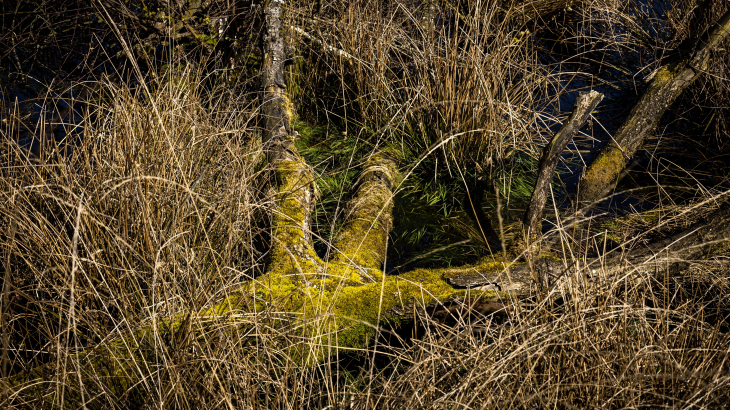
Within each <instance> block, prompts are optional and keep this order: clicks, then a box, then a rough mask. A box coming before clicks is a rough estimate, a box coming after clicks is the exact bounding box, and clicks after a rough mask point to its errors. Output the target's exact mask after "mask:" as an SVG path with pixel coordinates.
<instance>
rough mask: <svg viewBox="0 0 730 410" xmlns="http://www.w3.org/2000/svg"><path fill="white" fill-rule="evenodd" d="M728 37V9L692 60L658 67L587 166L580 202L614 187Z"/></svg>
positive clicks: (729, 27) (591, 200)
mask: <svg viewBox="0 0 730 410" xmlns="http://www.w3.org/2000/svg"><path fill="white" fill-rule="evenodd" d="M728 34H730V10H728V11H727V12H726V13H725V14H724V15H723V16H722V17H721V18H720V20H719V21H718V22H717V24H716V26H715V28H714V29H713V30H712V31H711V32H710V34H709V35H708V36H707V37H706V38H705V39H703V41H700V46H699V49H698V50H697V51H696V52H695V53H694V55H693V56H692V57H691V58H687V59H682V60H678V61H671V62H669V63H668V64H665V65H663V66H662V67H660V68H659V69H658V70H657V71H656V73H655V74H654V76H653V78H652V79H651V83H650V84H649V88H647V90H646V91H645V92H644V94H643V95H642V96H641V98H640V99H639V102H638V103H637V104H636V106H634V108H633V109H632V110H631V112H630V113H629V117H628V118H627V119H626V121H625V122H624V123H623V125H622V126H621V128H619V130H618V131H617V132H616V134H615V135H614V136H613V138H612V139H611V140H610V141H609V142H608V144H606V146H605V147H604V148H603V149H602V150H601V152H600V153H599V154H598V157H597V158H596V159H595V160H594V161H593V162H592V163H591V164H590V165H589V166H588V168H587V169H586V171H585V174H584V175H583V177H582V179H581V181H580V191H579V199H580V201H581V202H584V203H591V202H595V201H597V200H599V199H600V198H602V197H603V196H605V195H606V193H608V192H609V191H610V190H611V189H613V186H614V185H615V184H616V182H617V179H618V177H619V175H620V174H621V172H622V171H623V169H624V168H625V167H626V165H627V163H628V161H629V160H631V158H632V157H633V156H634V154H636V151H638V149H639V148H640V147H641V145H642V144H643V143H644V139H645V138H646V137H647V136H649V134H650V133H651V132H652V131H653V130H654V129H655V128H656V125H657V123H658V122H659V120H660V119H661V117H662V114H664V111H666V109H667V108H668V107H669V106H670V105H671V104H672V102H673V101H674V100H675V99H676V98H677V97H678V96H679V94H681V93H682V91H683V90H684V89H685V88H687V86H689V85H690V84H691V83H692V81H694V80H695V79H697V77H699V76H700V75H701V74H702V72H704V71H706V70H707V65H708V64H709V60H710V53H712V52H713V51H715V50H717V49H718V47H719V46H720V44H721V43H722V41H723V40H724V39H725V38H726V37H727V35H728Z"/></svg>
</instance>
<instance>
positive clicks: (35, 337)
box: [0, 2, 730, 409]
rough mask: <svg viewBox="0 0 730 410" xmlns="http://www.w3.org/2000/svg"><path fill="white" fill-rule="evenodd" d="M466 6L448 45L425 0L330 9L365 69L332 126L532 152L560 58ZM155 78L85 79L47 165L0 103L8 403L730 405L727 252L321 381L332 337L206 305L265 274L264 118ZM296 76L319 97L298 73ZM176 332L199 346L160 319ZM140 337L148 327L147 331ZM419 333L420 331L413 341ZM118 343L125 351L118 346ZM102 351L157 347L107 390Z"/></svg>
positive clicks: (468, 156) (413, 327) (370, 352)
mask: <svg viewBox="0 0 730 410" xmlns="http://www.w3.org/2000/svg"><path fill="white" fill-rule="evenodd" d="M463 3H464V4H466V5H467V7H466V8H467V10H469V13H466V14H464V15H462V16H461V17H459V18H457V19H455V20H454V23H453V26H450V27H446V26H443V27H439V28H438V29H435V30H434V32H432V33H427V32H425V31H424V30H423V24H426V23H424V22H423V18H422V17H421V16H422V14H423V10H420V9H419V8H418V7H416V8H415V9H413V8H408V7H406V5H405V4H402V3H398V2H389V3H384V2H370V3H368V2H351V3H349V4H348V7H344V6H336V7H335V6H331V7H334V9H331V10H330V9H327V7H330V6H324V7H323V9H324V10H320V12H321V13H322V14H321V15H322V16H324V17H327V16H330V17H333V16H334V17H337V18H334V17H333V21H337V22H338V23H337V24H331V25H328V26H327V27H328V29H327V30H331V31H327V30H324V31H323V36H322V37H321V40H322V41H326V42H331V43H332V45H333V46H336V47H338V48H340V49H342V50H344V51H346V52H347V53H348V54H350V55H352V56H354V58H355V59H354V61H351V62H350V61H345V60H337V61H334V60H331V57H322V58H323V61H326V62H328V64H331V66H330V67H331V71H332V72H336V71H339V72H341V73H343V76H342V77H340V84H341V85H342V89H341V90H340V91H342V93H341V94H342V95H348V94H347V93H350V92H351V93H353V94H354V95H357V96H359V98H358V99H357V100H356V101H351V102H348V104H352V105H347V106H345V109H342V107H334V108H333V107H332V106H330V107H329V109H330V110H329V111H330V112H331V113H337V114H338V115H340V114H341V113H344V114H342V115H343V118H344V119H345V120H346V121H345V124H350V122H349V121H352V123H354V124H356V125H357V126H358V127H361V128H368V129H370V130H371V131H373V134H372V135H373V137H372V139H371V140H370V141H369V142H370V143H372V144H373V145H378V144H381V145H382V144H386V143H390V144H393V143H394V142H395V143H399V144H397V145H400V146H401V147H403V148H402V149H403V150H410V151H413V155H415V156H419V155H422V154H423V153H424V152H426V151H427V149H428V148H429V147H431V146H433V144H436V143H439V142H440V141H443V138H450V137H451V136H454V135H457V137H454V138H452V140H451V141H452V142H453V143H452V144H451V145H449V147H448V150H450V151H447V150H445V151H444V152H446V153H447V155H446V156H444V158H446V159H449V160H451V158H452V155H453V158H456V159H457V161H456V162H457V163H459V164H460V166H463V165H464V164H465V163H467V162H469V161H471V162H472V163H473V164H481V166H484V165H485V161H486V160H485V158H496V159H498V160H499V159H501V158H504V157H506V156H508V155H509V154H510V152H513V151H517V150H520V149H524V150H527V151H528V152H534V153H537V152H539V147H538V146H537V145H535V144H534V142H535V141H537V140H540V139H542V138H543V137H544V134H545V133H546V132H547V131H548V130H549V129H550V127H551V124H550V121H553V120H554V118H555V115H557V114H555V113H557V108H556V107H555V106H556V104H558V101H559V98H560V92H561V91H560V90H561V84H562V83H561V79H560V76H559V75H557V74H556V73H555V71H554V70H555V69H556V67H555V66H550V65H546V64H545V63H544V61H543V60H539V59H538V53H537V51H536V49H535V48H534V47H533V46H534V43H532V42H531V40H530V34H529V33H523V34H520V33H519V31H517V32H515V31H514V30H513V26H511V25H510V24H512V23H510V21H511V20H509V19H508V18H506V17H505V16H509V15H510V13H514V14H515V16H517V17H519V13H520V9H518V8H509V7H502V6H503V5H504V2H502V3H497V2H485V3H480V2H463ZM544 3H546V4H549V5H551V6H550V7H553V6H554V5H555V4H557V5H558V6H556V7H558V9H559V8H560V7H561V6H562V7H565V4H563V3H560V2H544ZM459 4H461V3H459ZM500 5H501V6H500ZM497 6H500V7H497ZM337 7H341V8H337ZM414 10H415V11H414ZM546 10H547V9H546ZM550 10H553V9H550ZM338 13H339V14H338ZM419 13H420V14H419ZM545 13H547V12H545ZM301 14H302V15H305V13H304V12H302V13H301ZM546 15H549V13H547V14H546ZM339 17H342V18H339ZM517 17H515V18H517ZM301 18H303V17H302V16H299V17H297V18H295V19H294V22H295V24H302V23H301V21H300V20H298V19H301ZM307 24H309V23H307ZM312 24H314V23H312ZM319 24H322V22H319ZM305 27H312V26H305ZM338 30H339V31H338ZM523 31H524V30H523ZM333 39H338V41H339V42H337V43H336V42H334V41H333ZM387 56H389V57H387ZM399 59H400V60H399ZM393 61H396V62H397V64H390V65H389V64H386V62H393ZM335 62H337V64H340V65H335V64H334V63H335ZM310 73H311V72H310ZM319 73H320V74H322V73H321V71H319ZM158 74H159V78H160V80H159V81H152V80H149V82H148V83H146V86H141V85H140V84H136V85H134V86H132V85H131V82H130V83H129V84H124V83H115V82H112V81H110V80H106V79H101V80H99V81H97V82H93V83H87V84H81V85H79V86H83V87H86V88H87V89H88V91H87V92H86V93H85V97H84V98H83V100H82V101H76V102H74V103H73V108H74V110H76V112H77V117H78V118H80V119H79V120H78V121H75V123H74V124H69V123H68V122H67V123H66V124H65V125H62V126H61V127H66V129H65V130H62V133H61V134H59V135H63V136H65V139H64V140H63V141H59V142H48V143H46V144H43V145H42V147H41V149H39V150H38V151H36V152H34V153H29V152H28V150H27V149H25V148H24V147H21V146H20V145H19V144H18V143H17V141H18V138H19V135H20V134H21V132H25V131H23V127H30V128H33V127H32V125H31V123H32V119H29V118H25V117H23V116H21V114H20V111H19V110H18V109H17V107H15V106H13V105H10V106H4V107H2V108H3V111H2V123H1V124H0V138H1V139H2V145H1V146H2V151H1V152H0V155H1V157H2V160H1V161H2V171H0V172H1V174H0V175H1V177H0V184H1V185H2V189H0V217H1V218H2V227H3V229H2V231H0V245H1V246H0V249H1V251H2V266H3V269H2V277H3V281H2V305H1V306H2V307H1V310H2V312H1V313H2V325H3V326H2V336H3V340H2V343H3V345H2V347H3V349H2V372H3V374H2V377H3V385H2V397H1V398H0V406H3V407H9V408H52V407H59V408H83V407H87V408H160V409H163V408H164V409H167V408H228V409H231V408H282V409H299V408H312V409H325V408H329V409H350V408H351V409H366V408H407V409H410V408H414V409H418V408H423V409H426V408H454V409H455V408H505V407H511V408H597V407H600V408H604V407H605V408H640V407H644V408H721V407H723V406H724V405H726V401H727V399H728V397H730V389H729V388H728V387H729V386H730V383H729V382H730V380H729V376H728V375H729V374H730V373H728V353H729V351H730V343H729V342H730V340H728V330H729V327H728V323H727V314H728V312H730V310H728V307H729V306H728V303H727V300H728V296H729V295H728V280H727V278H728V267H727V261H726V258H725V257H724V256H719V257H716V258H712V259H708V260H706V261H695V262H692V263H687V264H686V266H683V273H682V275H680V276H677V275H675V274H673V275H674V276H670V274H669V273H670V272H669V271H667V272H663V271H661V272H656V274H655V275H654V276H652V277H644V278H641V280H640V281H639V280H636V278H635V277H630V276H627V277H625V278H622V279H619V280H616V281H615V282H613V283H608V284H596V285H593V286H592V287H589V288H586V287H584V286H580V280H579V279H580V278H576V281H575V286H573V287H572V288H570V289H569V290H568V291H567V293H566V294H565V295H563V296H562V297H561V298H560V300H559V301H558V303H551V304H548V303H547V302H541V301H528V302H518V301H508V302H506V303H507V312H506V313H503V314H500V315H492V316H480V315H477V314H474V313H473V312H472V313H467V312H465V311H462V312H461V313H457V314H456V315H455V316H453V317H450V318H448V319H447V320H446V321H442V322H438V321H436V320H435V319H433V318H432V317H431V316H430V315H429V314H427V309H426V308H425V307H422V306H420V307H418V306H417V309H416V313H417V316H418V320H417V321H416V322H415V324H408V325H405V326H404V327H403V328H401V329H399V330H398V332H400V333H397V335H393V334H390V333H386V335H387V336H388V337H389V338H390V339H391V340H395V339H397V337H396V336H399V337H402V338H404V340H402V341H401V342H399V343H396V342H393V343H392V345H391V346H383V343H384V342H385V340H380V341H379V342H378V343H377V344H373V345H371V346H370V347H368V348H366V349H363V350H356V351H353V350H345V349H343V350H341V351H339V352H338V351H334V350H333V351H332V353H333V354H332V355H331V356H330V357H328V358H327V359H326V360H325V361H324V362H323V363H320V364H318V365H315V366H312V365H303V364H302V363H301V361H300V360H298V359H297V357H296V356H295V355H294V354H292V353H291V352H292V351H294V350H293V349H289V348H290V347H292V346H295V345H297V346H301V345H306V344H308V343H309V344H317V343H322V338H320V337H316V336H317V335H315V337H312V338H311V339H308V338H306V337H301V334H300V333H297V332H292V331H291V329H292V327H293V326H297V325H298V323H297V322H296V318H292V317H291V315H289V314H288V312H284V311H281V310H280V309H279V308H278V307H277V306H276V305H270V306H267V308H266V309H264V310H257V309H256V307H257V304H255V303H248V302H253V295H244V298H243V299H242V302H241V304H240V306H238V308H237V310H235V311H234V312H232V313H231V314H230V315H228V316H225V317H218V316H210V315H201V314H199V312H201V311H202V310H203V309H204V308H205V307H210V306H212V305H214V304H215V303H216V302H219V301H221V300H222V299H223V298H225V297H226V296H228V295H230V294H232V293H233V292H236V291H239V290H240V289H241V288H242V286H243V285H244V284H245V283H248V282H249V281H250V280H252V279H254V278H255V277H256V275H258V274H260V273H261V272H263V271H264V269H265V250H266V235H265V228H266V223H267V217H268V213H269V212H270V209H271V205H272V197H271V193H270V192H269V191H268V190H267V182H268V181H267V174H266V172H264V170H265V165H266V164H265V163H264V162H263V161H264V158H265V155H263V153H262V152H261V150H260V146H259V141H258V139H257V138H258V137H257V130H256V128H255V117H256V114H257V106H256V104H254V103H247V102H246V101H251V100H246V98H240V99H237V98H233V97H231V98H229V97H230V96H229V95H228V94H225V93H224V90H223V89H217V90H213V91H212V92H211V91H210V90H203V89H202V86H201V84H203V83H204V82H203V81H201V78H200V77H199V76H198V75H197V74H196V73H195V72H193V71H185V70H182V71H178V72H170V71H164V70H163V71H161V72H160V73H158ZM324 74H326V73H324ZM345 74H346V75H345ZM467 74H468V75H467ZM305 80H307V81H308V80H309V79H308V78H305ZM344 80H352V82H347V83H346V82H345V81H344ZM297 84H299V86H300V87H302V89H301V94H300V95H307V94H306V93H307V92H309V91H307V89H306V87H305V86H303V85H302V84H304V82H303V81H298V82H297ZM329 86H331V84H329ZM348 87H351V88H348ZM551 87H552V88H551ZM313 89H315V88H313ZM556 89H557V91H556ZM211 94H212V95H217V96H221V95H222V96H223V97H224V98H215V99H211V98H209V96H210V95H211ZM234 97H235V96H234ZM335 100H336V99H335ZM341 102H342V101H341ZM348 107H349V108H348ZM335 108H336V109H335ZM350 108H352V111H349V110H350ZM351 112H352V113H353V114H352V115H353V117H352V118H351V117H348V115H350V114H349V113H351ZM50 140H51V139H50V138H49V141H50ZM400 142H402V144H400ZM562 234H563V235H568V234H571V235H573V238H576V239H567V238H568V237H567V236H564V237H565V238H566V239H565V240H564V242H563V244H562V245H564V246H563V248H564V249H566V250H568V251H570V250H573V249H582V250H583V251H582V252H583V253H581V254H574V255H572V256H571V258H574V259H579V258H580V257H583V256H585V254H586V253H587V252H588V250H589V249H594V248H597V247H598V248H600V246H599V245H597V238H596V237H593V236H589V235H588V233H587V232H584V233H580V232H578V233H576V232H574V231H563V232H562ZM600 251H601V249H598V250H597V252H598V253H600ZM457 312H458V311H457ZM181 317H183V318H185V322H184V323H185V326H187V327H186V328H185V327H183V331H179V330H178V331H177V332H170V331H169V329H168V328H166V327H164V326H161V325H160V324H161V323H163V322H165V320H166V319H169V318H181ZM321 320H323V321H324V320H328V318H327V317H323V318H321ZM312 327H316V326H312ZM143 329H152V331H151V333H150V335H149V336H145V337H144V338H142V337H140V338H136V336H135V335H139V334H140V330H143ZM186 330H187V331H188V332H186ZM411 334H417V335H418V337H417V338H413V339H410V340H409V339H408V336H409V335H411ZM119 340H123V341H125V346H126V349H127V350H126V352H127V353H129V354H128V355H127V354H125V350H124V349H122V350H119V349H115V350H112V349H108V345H109V343H110V342H113V341H119ZM315 347H321V346H315ZM324 347H325V348H326V347H327V346H324ZM91 350H94V351H101V352H108V354H109V355H115V356H114V357H109V359H110V360H120V361H122V360H124V359H125V358H126V357H129V356H133V352H137V351H140V350H144V351H145V354H144V355H142V356H136V357H143V358H144V361H141V362H136V363H134V366H130V367H129V368H127V372H126V373H124V374H117V375H115V376H116V377H113V378H110V377H106V376H104V375H101V374H97V375H95V374H93V373H90V372H89V369H90V368H91V366H90V363H89V362H88V361H86V359H85V357H84V354H83V352H86V351H91ZM33 368H36V369H37V368H43V369H45V370H46V372H45V375H46V379H45V380H44V381H43V382H41V386H42V387H41V388H42V392H43V394H42V397H43V398H42V401H39V399H40V397H39V396H36V395H30V394H28V393H29V392H31V391H34V392H37V391H38V390H37V385H36V383H37V382H33V383H30V382H28V383H17V380H18V379H17V377H18V375H22V374H24V372H27V371H29V370H31V369H33ZM33 400H35V401H33Z"/></svg>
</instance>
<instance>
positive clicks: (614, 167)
mask: <svg viewBox="0 0 730 410" xmlns="http://www.w3.org/2000/svg"><path fill="white" fill-rule="evenodd" d="M625 166H626V160H625V159H624V155H623V153H622V152H621V149H619V148H618V147H615V146H613V145H611V146H609V147H608V149H607V150H606V151H604V152H603V153H601V154H600V155H599V156H598V158H596V160H595V161H594V162H593V163H592V164H591V165H590V166H589V167H588V169H587V170H586V173H585V175H584V176H583V180H582V181H581V183H580V195H581V198H582V199H583V200H584V201H595V200H597V199H599V198H600V197H601V196H602V195H603V193H604V191H605V190H606V189H608V188H609V187H610V186H611V185H612V184H613V183H614V181H615V180H616V177H617V176H618V175H619V173H621V170H623V169H624V167H625Z"/></svg>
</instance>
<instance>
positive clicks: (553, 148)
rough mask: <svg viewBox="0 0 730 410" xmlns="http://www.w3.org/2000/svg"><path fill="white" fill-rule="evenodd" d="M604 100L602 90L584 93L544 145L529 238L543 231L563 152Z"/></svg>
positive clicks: (530, 209) (528, 226)
mask: <svg viewBox="0 0 730 410" xmlns="http://www.w3.org/2000/svg"><path fill="white" fill-rule="evenodd" d="M601 100H603V94H601V93H599V92H596V91H590V92H587V93H581V94H580V95H579V96H578V98H577V99H576V101H575V106H574V107H573V112H572V113H571V114H570V117H569V118H568V120H567V121H566V122H565V123H564V124H563V125H562V126H561V127H560V130H558V132H557V133H555V135H554V136H553V138H552V139H551V140H550V143H548V145H547V146H546V147H545V148H544V149H543V151H542V156H541V157H540V167H539V171H538V173H537V180H536V181H535V189H534V190H533V191H532V197H531V198H530V206H529V207H528V208H527V212H525V217H524V220H523V223H524V225H525V228H526V229H527V236H528V238H529V240H531V239H532V238H533V237H534V236H537V235H539V234H540V232H541V231H542V229H541V224H540V222H541V221H542V213H543V210H544V208H545V202H546V200H547V194H548V190H549V188H550V183H551V181H552V179H553V175H554V174H555V167H556V166H557V165H558V161H559V160H560V156H561V155H562V153H563V151H564V150H565V147H566V146H567V145H568V143H569V142H570V141H571V140H572V139H573V137H574V136H575V134H577V133H578V131H579V130H580V128H581V127H582V126H583V124H585V122H586V121H587V120H588V116H590V114H591V112H592V111H593V110H594V109H595V108H596V106H597V105H598V104H599V103H600V102H601Z"/></svg>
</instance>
